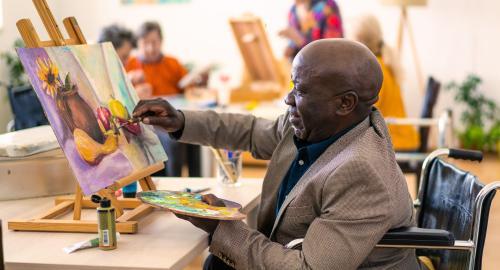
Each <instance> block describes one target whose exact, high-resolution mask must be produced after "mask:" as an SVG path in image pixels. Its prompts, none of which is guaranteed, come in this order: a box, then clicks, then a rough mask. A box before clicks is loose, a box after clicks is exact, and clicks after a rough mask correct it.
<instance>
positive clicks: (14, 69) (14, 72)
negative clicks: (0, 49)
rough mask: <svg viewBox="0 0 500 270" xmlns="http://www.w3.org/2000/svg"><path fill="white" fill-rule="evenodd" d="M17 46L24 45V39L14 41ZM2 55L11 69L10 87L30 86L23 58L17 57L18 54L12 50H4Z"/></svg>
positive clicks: (0, 55)
mask: <svg viewBox="0 0 500 270" xmlns="http://www.w3.org/2000/svg"><path fill="white" fill-rule="evenodd" d="M14 47H15V48H20V47H24V43H23V41H22V40H20V39H17V40H16V41H15V42H14ZM0 57H1V58H2V59H3V60H4V61H5V64H7V67H8V69H9V83H8V87H10V88H16V87H25V86H27V85H28V86H29V83H28V78H27V76H26V74H25V73H24V68H23V65H22V64H21V60H19V57H17V54H15V53H12V52H4V53H2V54H0Z"/></svg>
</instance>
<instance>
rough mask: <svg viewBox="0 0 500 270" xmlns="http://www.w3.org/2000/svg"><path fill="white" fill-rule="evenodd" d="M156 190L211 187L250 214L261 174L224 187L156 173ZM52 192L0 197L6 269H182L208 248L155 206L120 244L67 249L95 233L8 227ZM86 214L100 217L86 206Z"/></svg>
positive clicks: (43, 205) (48, 201)
mask: <svg viewBox="0 0 500 270" xmlns="http://www.w3.org/2000/svg"><path fill="white" fill-rule="evenodd" d="M154 181H155V183H156V184H157V187H158V189H167V190H181V189H183V188H185V187H190V188H201V187H210V188H211V189H210V190H209V191H208V192H209V193H213V194H215V195H217V196H219V197H221V198H225V199H229V200H233V201H236V202H239V203H240V204H241V205H242V206H243V212H245V213H248V212H250V211H251V210H253V209H255V208H256V206H257V205H258V202H259V198H260V193H261V187H262V179H241V183H242V185H241V186H239V187H227V186H222V185H221V184H219V183H218V182H217V180H216V179H214V178H161V177H159V178H154ZM53 198H54V197H47V198H36V199H26V200H14V201H3V202H0V218H1V219H2V222H3V228H4V231H3V241H4V252H5V264H6V267H7V268H6V269H7V270H18V269H23V270H28V269H29V270H36V269H47V270H48V269H50V270H57V269H64V270H73V269H85V270H87V269H105V270H110V269H117V270H118V269H119V270H123V269H138V270H142V269H156V270H158V269H183V268H184V267H186V266H187V265H188V264H189V263H190V262H191V261H192V260H193V259H194V258H196V257H197V256H199V255H200V254H201V253H202V252H203V251H204V250H205V249H206V248H207V247H208V237H207V234H206V233H205V232H203V231H201V230H199V229H197V228H196V227H194V226H192V225H191V224H190V223H188V222H187V221H184V220H180V219H177V218H176V217H175V216H174V215H173V214H172V213H170V212H166V211H161V210H157V211H155V212H153V213H152V214H150V215H148V216H147V217H145V218H143V219H141V221H140V226H139V233H138V234H134V235H125V234H122V235H121V238H120V240H119V241H118V248H117V249H115V250H112V251H102V250H99V249H97V248H93V249H87V250H80V251H77V252H75V253H73V254H66V253H64V252H63V250H62V249H63V248H64V247H67V246H69V245H71V244H73V243H76V242H79V241H84V240H88V239H91V238H93V237H94V236H95V235H93V234H84V233H41V232H17V231H9V230H7V220H8V219H12V218H29V217H31V216H34V215H36V213H39V212H41V210H43V209H48V208H49V207H50V206H51V205H53V203H54V200H53ZM82 214H83V215H82V217H83V218H91V217H95V216H96V212H95V210H85V211H83V213H82Z"/></svg>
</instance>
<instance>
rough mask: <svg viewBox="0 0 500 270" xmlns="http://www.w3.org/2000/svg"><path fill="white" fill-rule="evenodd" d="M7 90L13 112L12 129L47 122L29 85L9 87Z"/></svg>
mask: <svg viewBox="0 0 500 270" xmlns="http://www.w3.org/2000/svg"><path fill="white" fill-rule="evenodd" d="M8 92H9V101H10V105H11V108H12V113H13V114H14V130H21V129H26V128H32V127H37V126H42V125H48V124H49V122H48V120H47V117H45V114H44V111H43V108H42V105H41V104H40V101H39V100H38V97H37V96H36V93H35V91H33V88H32V87H31V85H27V86H20V87H13V88H9V89H8Z"/></svg>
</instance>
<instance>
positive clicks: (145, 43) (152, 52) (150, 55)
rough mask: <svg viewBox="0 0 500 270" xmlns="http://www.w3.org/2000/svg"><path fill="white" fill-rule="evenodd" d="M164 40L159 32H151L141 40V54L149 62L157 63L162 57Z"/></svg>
mask: <svg viewBox="0 0 500 270" xmlns="http://www.w3.org/2000/svg"><path fill="white" fill-rule="evenodd" d="M161 45H162V40H161V38H160V34H159V33H158V32H157V31H151V32H149V33H148V34H147V35H146V36H144V37H143V38H141V39H139V53H140V54H141V55H142V57H144V60H145V61H147V62H155V61H158V59H159V58H160V56H161Z"/></svg>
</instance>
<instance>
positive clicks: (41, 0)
mask: <svg viewBox="0 0 500 270" xmlns="http://www.w3.org/2000/svg"><path fill="white" fill-rule="evenodd" d="M33 3H34V4H35V7H36V9H37V11H38V14H39V15H40V17H41V19H42V21H43V24H44V26H45V28H46V29H47V32H48V34H49V36H50V39H51V40H48V41H41V40H40V38H39V36H38V34H37V33H36V30H35V28H34V27H33V24H32V23H31V21H30V20H29V19H21V20H19V21H18V22H17V28H18V30H19V32H20V33H21V36H22V38H23V40H24V43H25V44H26V47H28V48H36V47H50V46H65V45H76V44H86V43H87V42H86V40H85V37H84V36H83V33H82V31H81V30H80V27H79V26H78V23H77V22H76V19H75V18H74V17H68V18H65V19H64V20H63V23H64V27H65V28H66V31H67V32H68V35H69V39H64V38H63V36H62V34H61V31H60V30H59V27H58V25H57V23H56V21H55V19H54V16H53V15H52V12H51V11H50V9H49V7H48V5H47V2H46V0H33ZM162 168H164V165H163V162H159V163H156V164H153V165H151V166H149V167H148V168H146V169H144V170H142V171H140V172H137V173H134V174H132V175H130V176H128V177H125V178H123V179H120V180H118V181H116V182H115V183H114V184H113V185H111V186H109V187H107V188H105V189H103V190H100V191H99V192H98V193H99V194H100V195H101V196H103V197H107V198H109V199H110V200H111V203H112V205H113V206H114V207H115V209H116V210H115V212H116V229H117V231H118V232H121V233H137V231H138V220H139V219H140V218H141V217H143V216H145V215H147V214H149V213H151V212H152V211H153V207H152V206H150V205H146V204H143V203H141V202H140V201H139V200H137V199H118V198H116V196H115V191H116V190H118V189H120V188H121V187H124V186H126V185H128V184H130V183H132V182H134V181H136V180H137V179H139V180H138V181H139V184H140V185H141V188H142V190H155V189H156V187H155V185H154V183H153V181H152V180H151V176H150V175H151V174H152V173H154V172H156V171H159V170H161V169H162ZM55 204H56V205H55V207H53V208H52V209H50V210H49V211H47V212H45V213H43V214H40V215H38V216H36V217H34V218H32V219H29V220H11V221H9V222H8V227H9V229H10V230H19V231H50V232H97V221H96V220H92V221H90V220H81V213H82V208H96V206H97V205H96V204H95V203H93V202H92V201H91V200H90V198H88V197H84V196H83V193H82V190H81V189H80V186H79V185H77V188H76V193H75V195H70V196H61V197H58V198H56V200H55ZM124 209H132V210H130V211H128V212H126V213H124V211H123V210H124ZM71 210H73V219H71V220H63V219H55V218H57V217H58V216H61V215H63V214H65V213H68V212H69V211H71Z"/></svg>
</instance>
